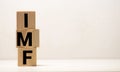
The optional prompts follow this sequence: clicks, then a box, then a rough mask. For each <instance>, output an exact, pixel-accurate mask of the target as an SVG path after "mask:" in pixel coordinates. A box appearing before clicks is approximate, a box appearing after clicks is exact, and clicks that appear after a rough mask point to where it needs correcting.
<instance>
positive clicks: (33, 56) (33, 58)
mask: <svg viewBox="0 0 120 72" xmlns="http://www.w3.org/2000/svg"><path fill="white" fill-rule="evenodd" d="M36 49H37V48H18V66H36V63H37V62H36V57H37V56H36ZM23 51H32V53H26V55H27V56H30V57H31V59H26V64H23V55H24V54H23Z"/></svg>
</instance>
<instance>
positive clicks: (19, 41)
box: [17, 32, 32, 46]
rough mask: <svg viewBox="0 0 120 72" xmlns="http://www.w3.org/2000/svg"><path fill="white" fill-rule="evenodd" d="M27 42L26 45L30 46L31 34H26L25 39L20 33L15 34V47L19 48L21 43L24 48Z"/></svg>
mask: <svg viewBox="0 0 120 72" xmlns="http://www.w3.org/2000/svg"><path fill="white" fill-rule="evenodd" d="M28 40H29V43H28V45H29V46H32V32H27V35H26V38H23V35H22V33H21V32H17V46H21V43H22V44H23V46H26V44H27V42H28Z"/></svg>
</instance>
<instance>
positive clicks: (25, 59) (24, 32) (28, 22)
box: [16, 11, 39, 66]
mask: <svg viewBox="0 0 120 72" xmlns="http://www.w3.org/2000/svg"><path fill="white" fill-rule="evenodd" d="M16 35H17V39H16V40H17V48H18V66H36V50H37V47H39V30H38V29H35V12H34V11H19V12H17V32H16Z"/></svg>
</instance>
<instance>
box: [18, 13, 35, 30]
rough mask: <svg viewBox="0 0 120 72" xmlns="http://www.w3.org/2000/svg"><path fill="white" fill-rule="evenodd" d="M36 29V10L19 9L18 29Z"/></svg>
mask: <svg viewBox="0 0 120 72" xmlns="http://www.w3.org/2000/svg"><path fill="white" fill-rule="evenodd" d="M22 29H35V12H34V11H18V12H17V30H22Z"/></svg>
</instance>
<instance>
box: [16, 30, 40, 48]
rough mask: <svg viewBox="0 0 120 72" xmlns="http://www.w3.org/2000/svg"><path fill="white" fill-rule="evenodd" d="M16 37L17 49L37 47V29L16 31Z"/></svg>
mask: <svg viewBox="0 0 120 72" xmlns="http://www.w3.org/2000/svg"><path fill="white" fill-rule="evenodd" d="M16 35H17V36H16V46H17V48H36V47H38V46H39V30H38V29H24V30H17V33H16Z"/></svg>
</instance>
